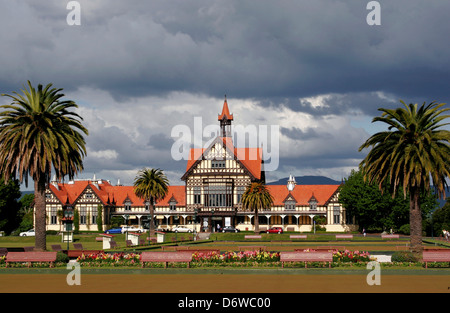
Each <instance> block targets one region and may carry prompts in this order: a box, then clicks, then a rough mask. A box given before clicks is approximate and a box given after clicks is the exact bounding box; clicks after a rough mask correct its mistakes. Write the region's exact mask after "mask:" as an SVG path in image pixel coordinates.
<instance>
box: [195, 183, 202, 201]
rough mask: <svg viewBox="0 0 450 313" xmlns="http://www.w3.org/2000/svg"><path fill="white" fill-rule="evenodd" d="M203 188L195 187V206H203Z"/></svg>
mask: <svg viewBox="0 0 450 313" xmlns="http://www.w3.org/2000/svg"><path fill="white" fill-rule="evenodd" d="M201 201H202V187H194V204H201Z"/></svg>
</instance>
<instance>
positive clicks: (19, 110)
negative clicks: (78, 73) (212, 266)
mask: <svg viewBox="0 0 450 313" xmlns="http://www.w3.org/2000/svg"><path fill="white" fill-rule="evenodd" d="M21 91H22V94H18V93H17V92H13V95H9V94H2V96H6V97H9V98H11V99H12V103H11V104H9V105H2V106H0V107H1V108H3V109H5V110H3V111H2V112H0V172H2V173H3V175H4V176H5V178H6V181H7V180H8V179H9V177H16V175H19V180H20V182H23V181H24V180H25V184H26V185H28V176H30V177H31V178H32V179H33V181H34V193H35V208H36V212H35V231H36V238H35V249H36V250H41V251H44V250H45V249H46V235H45V231H46V214H45V189H46V187H47V186H48V183H49V181H50V176H51V171H52V170H54V171H55V175H56V178H57V179H58V180H59V179H62V178H63V177H64V176H66V175H68V176H69V179H72V178H73V177H74V176H75V175H76V174H77V173H78V172H80V171H81V170H83V162H82V159H83V157H84V156H85V155H86V148H85V141H84V138H83V135H82V134H81V133H84V134H86V135H87V134H88V131H87V129H86V128H85V127H84V126H83V125H82V124H81V123H80V121H79V120H78V119H80V120H82V118H81V117H80V116H79V115H78V114H76V113H74V112H71V111H69V110H70V109H72V108H77V107H78V106H77V105H76V104H75V102H73V101H71V100H64V101H62V100H60V99H61V98H62V97H64V94H62V93H60V91H62V89H56V88H52V84H48V85H47V86H45V87H43V86H42V85H40V84H39V85H38V88H37V89H35V88H34V87H33V86H32V85H31V83H30V81H28V89H26V87H24V89H22V90H21Z"/></svg>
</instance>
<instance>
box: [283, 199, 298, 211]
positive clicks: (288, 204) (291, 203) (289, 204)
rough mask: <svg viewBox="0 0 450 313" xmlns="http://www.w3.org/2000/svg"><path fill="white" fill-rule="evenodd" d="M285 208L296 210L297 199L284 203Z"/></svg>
mask: <svg viewBox="0 0 450 313" xmlns="http://www.w3.org/2000/svg"><path fill="white" fill-rule="evenodd" d="M284 209H285V210H290V211H294V210H295V201H294V200H287V201H286V202H285V203H284Z"/></svg>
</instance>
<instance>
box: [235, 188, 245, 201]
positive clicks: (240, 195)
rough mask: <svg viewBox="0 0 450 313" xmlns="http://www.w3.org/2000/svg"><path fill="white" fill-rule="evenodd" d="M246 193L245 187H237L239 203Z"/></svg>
mask: <svg viewBox="0 0 450 313" xmlns="http://www.w3.org/2000/svg"><path fill="white" fill-rule="evenodd" d="M244 192H245V186H237V187H236V195H237V203H241V201H242V195H243V194H244Z"/></svg>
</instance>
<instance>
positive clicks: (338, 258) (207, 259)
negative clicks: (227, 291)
mask: <svg viewBox="0 0 450 313" xmlns="http://www.w3.org/2000/svg"><path fill="white" fill-rule="evenodd" d="M305 251H306V252H308V251H314V250H305ZM369 261H370V255H369V253H367V252H360V251H349V250H345V251H337V250H336V251H334V252H333V266H339V264H343V263H353V264H354V263H361V264H366V263H367V262H369ZM77 262H79V263H80V264H81V266H88V267H103V266H135V265H138V264H139V254H138V253H115V254H106V253H100V254H89V255H82V256H81V257H79V258H78V259H77ZM296 263H299V264H300V263H301V265H303V264H304V263H303V262H296ZM293 265H296V264H293ZM322 265H323V264H322V263H321V262H312V263H311V266H312V267H322ZM162 266H163V264H162V263H158V262H154V263H152V262H149V263H148V267H162ZM170 266H171V267H185V264H182V263H180V264H176V263H173V264H170ZM214 266H231V267H277V266H281V263H280V252H266V251H239V252H235V251H227V252H224V253H217V252H194V253H193V254H192V262H191V267H214Z"/></svg>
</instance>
